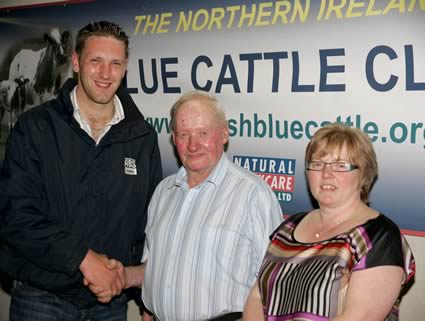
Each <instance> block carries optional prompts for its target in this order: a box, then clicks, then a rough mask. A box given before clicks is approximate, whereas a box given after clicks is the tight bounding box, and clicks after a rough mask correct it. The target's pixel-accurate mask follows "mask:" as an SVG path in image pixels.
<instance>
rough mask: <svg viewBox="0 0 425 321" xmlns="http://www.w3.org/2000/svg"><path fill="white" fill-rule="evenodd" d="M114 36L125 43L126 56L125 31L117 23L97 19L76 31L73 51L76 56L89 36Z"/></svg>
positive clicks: (126, 40)
mask: <svg viewBox="0 0 425 321" xmlns="http://www.w3.org/2000/svg"><path fill="white" fill-rule="evenodd" d="M92 36H98V37H114V38H115V39H117V40H119V41H122V42H123V43H124V45H125V57H126V58H128V36H127V34H126V33H125V31H124V30H123V29H122V28H121V27H120V26H119V25H117V24H115V23H113V22H109V21H97V22H91V23H89V24H88V25H87V26H85V27H83V28H82V29H81V30H80V31H78V34H77V39H76V44H75V52H76V53H77V54H78V56H80V55H81V52H82V51H83V49H84V46H85V44H86V40H87V38H89V37H92Z"/></svg>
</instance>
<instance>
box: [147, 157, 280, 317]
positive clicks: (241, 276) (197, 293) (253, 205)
mask: <svg viewBox="0 0 425 321" xmlns="http://www.w3.org/2000/svg"><path fill="white" fill-rule="evenodd" d="M281 222H282V214H281V209H280V206H279V203H278V201H277V199H276V196H275V195H274V193H273V191H272V190H271V189H270V187H269V186H268V185H267V184H266V183H265V182H264V181H263V180H262V179H261V178H259V177H258V176H256V175H255V174H253V173H251V172H249V171H247V170H245V169H243V168H241V167H239V166H238V165H235V164H233V163H232V162H231V161H230V160H228V159H227V157H226V155H225V154H223V156H222V157H221V159H220V161H219V163H218V164H217V166H216V167H215V169H214V170H213V172H212V173H211V174H210V176H209V177H208V178H207V179H206V180H205V181H204V182H203V183H202V184H200V185H198V186H196V187H194V188H191V189H190V188H189V186H188V184H187V174H186V170H185V169H184V168H183V167H181V168H180V169H179V171H178V172H177V174H175V175H171V176H169V177H167V178H165V179H164V180H163V181H162V182H161V183H160V184H159V185H158V187H157V189H156V190H155V193H154V195H153V197H152V200H151V203H150V205H149V212H148V224H147V227H146V241H145V249H144V253H143V258H142V262H146V270H145V281H144V285H143V290H142V297H143V302H144V304H145V305H146V307H147V308H148V309H149V310H150V311H152V312H153V313H154V314H155V315H156V316H157V317H158V319H159V320H161V321H200V320H207V319H211V318H214V317H217V316H220V315H222V314H226V313H229V312H238V311H242V310H243V307H244V304H245V301H246V298H247V296H248V294H249V292H250V289H251V287H252V285H253V284H254V282H255V279H256V275H257V273H258V270H259V268H260V265H261V262H262V259H263V256H264V254H265V252H266V249H267V246H268V244H269V235H270V234H271V233H272V232H273V231H274V229H275V228H276V227H277V226H278V225H279V224H280V223H281Z"/></svg>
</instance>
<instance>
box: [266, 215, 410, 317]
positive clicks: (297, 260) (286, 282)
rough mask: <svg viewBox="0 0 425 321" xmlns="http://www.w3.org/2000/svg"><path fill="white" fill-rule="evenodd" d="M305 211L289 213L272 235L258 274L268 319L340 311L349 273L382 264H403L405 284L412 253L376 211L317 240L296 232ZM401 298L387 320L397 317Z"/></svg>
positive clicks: (329, 315) (334, 314)
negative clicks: (306, 239)
mask: <svg viewBox="0 0 425 321" xmlns="http://www.w3.org/2000/svg"><path fill="white" fill-rule="evenodd" d="M306 215H307V213H299V214H296V215H292V216H290V217H289V218H288V219H287V220H286V221H285V222H283V223H282V224H281V225H280V226H279V228H277V229H276V231H275V232H274V233H273V234H272V235H271V237H270V238H271V242H270V245H269V247H268V250H267V253H266V255H265V257H264V261H263V264H262V267H261V270H260V274H259V286H260V292H261V298H262V301H263V309H264V315H265V319H266V320H267V321H271V320H273V321H283V320H285V321H287V320H293V321H301V320H302V321H327V320H329V319H332V318H333V317H335V316H337V315H338V314H340V313H341V311H342V307H343V306H344V301H345V297H346V293H347V289H348V284H349V282H350V276H351V273H353V272H354V271H357V270H363V269H367V268H372V267H376V266H381V265H396V266H400V267H402V268H403V269H404V272H405V277H404V282H403V285H402V287H404V286H405V285H406V284H407V283H408V282H409V281H410V280H411V279H412V277H413V275H414V273H415V261H414V258H413V255H412V252H411V250H410V248H409V245H408V244H407V241H406V240H405V238H404V237H403V236H402V235H401V234H400V230H399V229H398V227H397V226H396V225H395V223H393V222H392V221H391V220H390V219H388V218H387V217H385V216H384V215H382V214H380V215H379V216H377V217H376V218H374V219H371V220H369V221H367V222H366V223H364V224H362V225H359V226H357V227H354V228H352V229H350V230H349V231H347V232H344V233H342V234H340V235H338V236H335V237H333V238H331V239H329V240H324V241H320V242H316V243H301V242H298V241H297V240H296V239H295V237H294V231H295V228H296V227H297V225H298V223H299V222H301V220H302V219H303V218H304V217H305V216H306ZM398 305H399V300H397V302H396V303H395V304H394V307H393V309H392V310H391V313H390V314H389V315H388V317H387V318H386V321H394V320H398Z"/></svg>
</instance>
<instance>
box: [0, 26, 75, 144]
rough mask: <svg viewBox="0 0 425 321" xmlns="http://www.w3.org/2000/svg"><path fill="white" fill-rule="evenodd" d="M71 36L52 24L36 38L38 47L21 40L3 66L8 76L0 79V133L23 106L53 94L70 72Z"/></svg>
mask: <svg viewBox="0 0 425 321" xmlns="http://www.w3.org/2000/svg"><path fill="white" fill-rule="evenodd" d="M71 38H72V37H71V33H70V31H68V30H64V31H62V32H61V31H60V30H59V28H56V27H55V28H52V29H51V30H50V31H49V32H47V33H45V34H44V35H43V36H42V37H40V38H37V39H36V41H37V43H39V45H38V46H37V48H31V49H29V48H25V42H24V43H23V44H22V45H21V46H20V48H21V49H19V48H18V49H19V50H17V51H15V52H16V54H14V56H11V58H10V59H11V60H9V61H11V62H10V64H7V65H6V66H4V67H6V68H7V67H8V76H7V79H6V80H1V83H0V125H3V126H0V137H2V136H3V138H4V136H5V135H4V133H3V132H5V131H6V130H10V128H11V127H12V126H13V125H14V124H15V122H16V120H17V119H18V117H19V116H20V115H21V114H22V113H23V112H24V111H25V110H26V109H29V108H30V107H33V106H36V105H39V104H41V103H43V102H45V101H47V100H50V99H51V98H53V97H54V96H55V94H56V93H57V91H58V90H59V88H60V87H61V86H62V84H63V83H64V81H65V80H66V79H67V78H68V77H70V76H72V71H71V62H70V60H71V54H70V48H71V41H72V39H71ZM27 47H28V46H27ZM5 72H7V70H5Z"/></svg>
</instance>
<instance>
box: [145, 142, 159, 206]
mask: <svg viewBox="0 0 425 321" xmlns="http://www.w3.org/2000/svg"><path fill="white" fill-rule="evenodd" d="M151 164H152V170H151V172H150V175H151V179H150V182H151V186H150V187H149V201H150V199H151V197H152V194H153V192H154V191H155V188H156V186H157V185H158V184H159V182H160V181H161V180H162V163H161V155H160V152H159V146H158V135H157V134H155V143H154V146H153V150H152V154H151ZM146 210H147V209H146Z"/></svg>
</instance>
